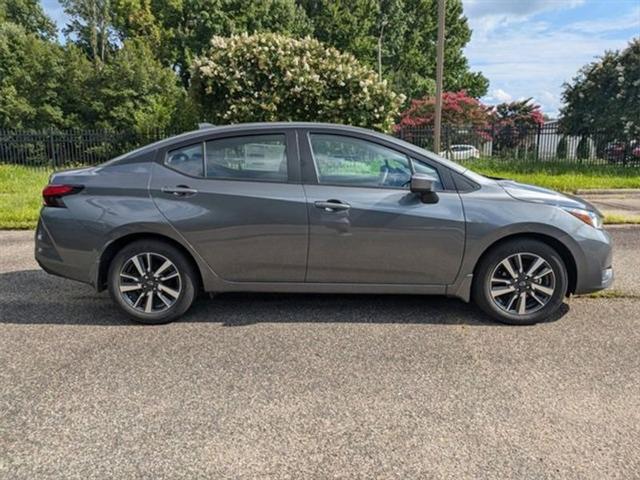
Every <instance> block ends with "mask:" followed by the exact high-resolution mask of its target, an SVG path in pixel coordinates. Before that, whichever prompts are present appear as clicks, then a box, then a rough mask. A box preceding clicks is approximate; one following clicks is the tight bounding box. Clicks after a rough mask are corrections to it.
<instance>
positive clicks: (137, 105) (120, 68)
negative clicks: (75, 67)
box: [93, 40, 195, 131]
mask: <svg viewBox="0 0 640 480" xmlns="http://www.w3.org/2000/svg"><path fill="white" fill-rule="evenodd" d="M96 75H97V78H96V79H95V80H94V85H95V88H96V90H95V97H96V100H95V101H94V102H93V104H94V106H95V112H94V115H95V117H96V119H97V121H96V123H97V125H98V126H100V127H102V128H112V129H115V130H124V131H149V130H152V129H156V128H157V129H165V128H168V127H170V126H171V124H172V122H173V120H174V116H175V115H176V106H177V105H178V103H179V102H181V101H182V100H183V98H184V96H185V95H186V93H185V92H184V90H183V89H182V88H180V86H179V85H178V78H177V76H176V75H175V74H174V73H173V72H172V71H171V70H170V69H168V68H166V67H163V66H162V65H161V64H160V63H159V62H158V61H157V60H156V59H155V58H154V56H153V52H151V50H150V49H149V47H148V46H147V45H146V44H145V43H144V42H142V41H137V40H129V41H127V42H125V43H124V45H123V46H122V48H121V49H119V50H118V51H117V52H116V53H114V54H113V58H112V60H111V61H110V62H108V63H107V64H106V65H105V66H104V67H103V69H102V71H100V72H99V73H97V74H96ZM194 123H195V122H194Z"/></svg>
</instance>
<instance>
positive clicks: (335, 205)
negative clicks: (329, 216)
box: [313, 200, 351, 212]
mask: <svg viewBox="0 0 640 480" xmlns="http://www.w3.org/2000/svg"><path fill="white" fill-rule="evenodd" d="M313 204H314V206H315V207H316V208H321V209H322V210H324V211H325V212H339V211H342V210H349V209H350V208H351V205H349V204H348V203H344V202H341V201H340V200H327V201H326V202H314V203H313Z"/></svg>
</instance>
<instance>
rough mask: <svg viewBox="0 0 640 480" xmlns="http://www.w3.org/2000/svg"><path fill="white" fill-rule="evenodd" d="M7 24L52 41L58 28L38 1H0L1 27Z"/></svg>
mask: <svg viewBox="0 0 640 480" xmlns="http://www.w3.org/2000/svg"><path fill="white" fill-rule="evenodd" d="M5 22H11V23H15V24H16V25H20V26H21V27H22V28H24V30H25V31H26V32H27V33H33V34H35V35H37V36H39V37H40V38H42V39H43V40H44V39H52V38H53V37H55V35H56V26H55V24H54V23H53V21H52V20H51V19H50V18H49V17H47V15H46V14H45V13H44V10H42V6H41V5H40V3H39V2H38V0H0V25H2V24H4V23H5Z"/></svg>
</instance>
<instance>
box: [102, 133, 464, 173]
mask: <svg viewBox="0 0 640 480" xmlns="http://www.w3.org/2000/svg"><path fill="white" fill-rule="evenodd" d="M273 128H284V129H301V128H305V129H313V128H318V129H328V130H336V131H340V132H341V133H361V134H364V135H368V136H370V137H375V138H379V139H380V140H385V141H387V142H392V143H395V144H397V145H398V146H401V147H404V148H405V149H407V150H412V151H414V152H416V153H417V154H419V155H425V154H428V155H429V156H431V157H436V158H435V159H436V160H437V161H438V162H440V163H442V164H443V165H445V166H447V167H449V168H451V169H453V170H456V171H458V172H464V171H465V170H467V169H466V168H465V167H462V166H461V165H459V164H457V163H455V162H452V161H450V160H448V159H446V158H444V157H441V156H440V155H437V154H435V153H433V152H427V151H426V150H424V149H422V148H420V147H418V146H417V145H414V144H413V143H409V142H406V141H404V140H402V139H400V138H398V137H393V136H391V135H387V134H385V133H381V132H377V131H375V130H370V129H367V128H362V127H354V126H351V125H342V124H339V123H322V122H260V123H236V124H233V125H220V126H211V127H205V128H200V129H198V130H192V131H190V132H185V133H181V134H179V135H174V136H172V137H168V138H165V139H162V140H159V141H157V142H154V143H150V144H149V145H145V146H143V147H140V148H138V149H136V150H133V151H131V152H128V153H126V154H124V155H121V156H120V157H117V158H114V159H113V160H110V161H109V162H107V163H109V164H113V163H116V162H118V161H119V160H124V159H127V158H129V157H131V156H134V155H139V154H145V153H149V152H152V151H155V150H158V149H161V148H165V147H168V146H171V145H173V144H174V143H183V142H188V141H190V140H194V141H197V140H201V139H202V138H203V137H206V136H208V135H211V134H217V133H234V132H243V131H246V130H253V131H255V130H262V129H265V130H269V129H273Z"/></svg>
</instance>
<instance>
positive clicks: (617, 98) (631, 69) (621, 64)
mask: <svg viewBox="0 0 640 480" xmlns="http://www.w3.org/2000/svg"><path fill="white" fill-rule="evenodd" d="M638 79H640V38H636V39H633V40H631V42H630V43H629V45H628V46H627V48H625V49H624V50H623V51H621V52H620V51H614V52H606V53H605V54H604V55H603V56H602V57H600V58H599V59H598V60H596V61H595V62H592V63H590V64H588V65H586V66H584V67H583V68H581V69H580V71H579V72H578V74H577V75H576V76H575V77H574V78H573V80H572V82H570V83H566V84H565V85H564V91H563V100H564V103H565V106H564V107H563V108H562V110H561V118H560V126H561V128H562V129H563V130H564V131H565V132H567V133H570V134H573V135H587V134H592V133H599V134H604V137H605V138H608V139H610V140H623V139H633V138H637V137H638V136H640V80H638Z"/></svg>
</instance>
